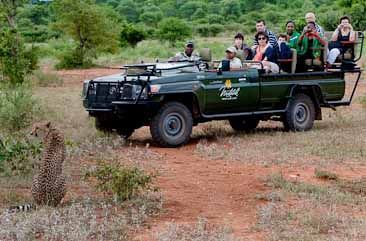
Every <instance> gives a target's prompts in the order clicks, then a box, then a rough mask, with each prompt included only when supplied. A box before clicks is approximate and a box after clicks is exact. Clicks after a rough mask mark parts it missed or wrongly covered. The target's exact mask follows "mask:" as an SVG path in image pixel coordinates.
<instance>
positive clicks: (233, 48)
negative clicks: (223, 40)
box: [226, 46, 236, 54]
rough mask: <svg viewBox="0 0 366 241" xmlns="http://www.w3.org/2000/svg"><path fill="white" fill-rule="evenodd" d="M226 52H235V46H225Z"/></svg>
mask: <svg viewBox="0 0 366 241" xmlns="http://www.w3.org/2000/svg"><path fill="white" fill-rule="evenodd" d="M226 52H230V53H234V54H236V48H235V47H233V46H232V47H229V48H227V49H226Z"/></svg>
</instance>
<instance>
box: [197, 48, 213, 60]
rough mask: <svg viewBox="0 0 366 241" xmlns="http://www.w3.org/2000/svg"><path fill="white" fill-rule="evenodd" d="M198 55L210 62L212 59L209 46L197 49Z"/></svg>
mask: <svg viewBox="0 0 366 241" xmlns="http://www.w3.org/2000/svg"><path fill="white" fill-rule="evenodd" d="M199 54H200V57H201V60H202V61H205V62H211V60H212V52H211V49H209V48H203V49H201V50H200V51H199Z"/></svg>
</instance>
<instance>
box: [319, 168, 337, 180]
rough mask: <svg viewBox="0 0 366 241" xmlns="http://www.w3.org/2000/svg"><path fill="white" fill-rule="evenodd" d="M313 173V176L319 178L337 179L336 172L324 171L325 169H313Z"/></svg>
mask: <svg viewBox="0 0 366 241" xmlns="http://www.w3.org/2000/svg"><path fill="white" fill-rule="evenodd" d="M314 174H315V177H316V178H319V179H326V180H338V176H337V174H335V173H332V172H329V171H326V170H319V169H315V173H314Z"/></svg>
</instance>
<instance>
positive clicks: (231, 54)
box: [218, 47, 243, 70]
mask: <svg viewBox="0 0 366 241" xmlns="http://www.w3.org/2000/svg"><path fill="white" fill-rule="evenodd" d="M226 60H229V61H230V70H235V69H241V68H243V64H242V63H241V60H240V59H239V58H238V57H236V48H235V47H229V48H227V49H226ZM221 67H222V63H220V64H219V67H218V68H221Z"/></svg>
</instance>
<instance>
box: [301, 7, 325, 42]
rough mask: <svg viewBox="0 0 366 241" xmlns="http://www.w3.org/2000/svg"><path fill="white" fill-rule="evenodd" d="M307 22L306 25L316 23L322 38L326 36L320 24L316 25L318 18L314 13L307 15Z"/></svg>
mask: <svg viewBox="0 0 366 241" xmlns="http://www.w3.org/2000/svg"><path fill="white" fill-rule="evenodd" d="M305 20H306V23H310V22H314V23H315V27H316V31H317V32H318V33H320V35H321V37H323V36H324V29H323V28H322V27H321V26H319V24H317V23H316V17H315V14H314V13H312V12H310V13H307V14H305ZM305 28H306V26H305ZM305 28H304V29H305Z"/></svg>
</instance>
